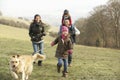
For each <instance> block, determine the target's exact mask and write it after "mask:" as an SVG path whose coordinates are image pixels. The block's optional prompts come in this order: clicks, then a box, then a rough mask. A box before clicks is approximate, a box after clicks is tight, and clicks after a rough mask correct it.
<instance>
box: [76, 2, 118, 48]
mask: <svg viewBox="0 0 120 80" xmlns="http://www.w3.org/2000/svg"><path fill="white" fill-rule="evenodd" d="M90 14H91V15H90V16H89V17H87V18H83V19H78V20H77V21H76V22H75V25H76V26H77V27H78V28H79V30H80V31H81V34H80V35H79V36H78V37H77V43H78V44H82V45H88V46H98V47H111V48H120V0H109V1H108V2H107V4H106V5H100V6H97V7H96V8H94V10H93V11H91V12H90Z"/></svg>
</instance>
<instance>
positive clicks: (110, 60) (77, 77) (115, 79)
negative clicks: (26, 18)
mask: <svg viewBox="0 0 120 80" xmlns="http://www.w3.org/2000/svg"><path fill="white" fill-rule="evenodd" d="M52 40H54V38H51V37H49V36H46V37H45V46H44V52H45V54H46V56H47V58H46V60H45V61H43V66H41V67H39V66H37V64H34V69H33V72H32V75H31V76H30V77H29V80H120V50H115V49H105V48H96V47H88V46H81V45H75V48H74V53H73V63H72V67H69V68H68V71H69V73H68V77H67V78H63V77H61V75H62V73H57V71H56V64H57V59H56V58H55V57H54V55H55V49H56V46H54V47H50V42H51V41H52ZM32 52H33V49H32V44H31V42H30V38H29V36H28V30H26V29H19V28H15V27H9V26H4V25H0V80H14V79H13V78H12V77H11V75H10V72H9V65H8V60H9V57H10V56H11V55H13V54H20V55H21V54H29V55H31V54H32Z"/></svg>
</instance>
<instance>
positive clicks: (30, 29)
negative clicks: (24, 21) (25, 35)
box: [29, 24, 33, 37]
mask: <svg viewBox="0 0 120 80" xmlns="http://www.w3.org/2000/svg"><path fill="white" fill-rule="evenodd" d="M32 34H33V33H32V24H30V28H29V36H30V37H32Z"/></svg>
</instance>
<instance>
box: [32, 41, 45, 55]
mask: <svg viewBox="0 0 120 80" xmlns="http://www.w3.org/2000/svg"><path fill="white" fill-rule="evenodd" d="M32 45H33V49H34V53H40V54H44V53H43V48H44V42H43V41H42V42H40V43H35V42H32Z"/></svg>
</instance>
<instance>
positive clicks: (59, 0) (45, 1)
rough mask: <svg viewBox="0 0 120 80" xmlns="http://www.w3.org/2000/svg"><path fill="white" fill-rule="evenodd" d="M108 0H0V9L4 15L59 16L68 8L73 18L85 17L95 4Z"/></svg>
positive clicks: (101, 3)
mask: <svg viewBox="0 0 120 80" xmlns="http://www.w3.org/2000/svg"><path fill="white" fill-rule="evenodd" d="M107 2H108V0H0V10H1V11H2V13H3V15H5V16H13V17H19V16H26V17H27V16H34V15H35V14H36V13H38V14H40V15H41V16H42V15H51V16H56V17H58V16H59V17H61V16H62V14H63V11H64V9H68V10H69V12H70V15H71V16H72V17H73V19H77V18H76V17H79V18H80V17H86V16H88V15H89V12H90V11H92V10H93V8H95V7H96V6H99V5H104V4H106V3H107Z"/></svg>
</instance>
